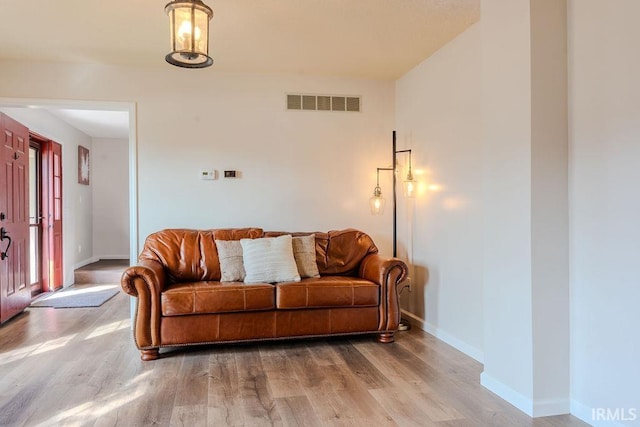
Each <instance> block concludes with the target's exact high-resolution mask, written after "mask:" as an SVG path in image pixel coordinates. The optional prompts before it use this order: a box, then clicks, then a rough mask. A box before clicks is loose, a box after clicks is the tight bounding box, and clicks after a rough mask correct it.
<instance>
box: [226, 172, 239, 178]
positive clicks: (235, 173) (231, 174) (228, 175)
mask: <svg viewBox="0 0 640 427" xmlns="http://www.w3.org/2000/svg"><path fill="white" fill-rule="evenodd" d="M224 177H225V178H237V177H238V174H237V171H224Z"/></svg>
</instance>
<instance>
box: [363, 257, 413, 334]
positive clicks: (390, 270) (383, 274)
mask: <svg viewBox="0 0 640 427" xmlns="http://www.w3.org/2000/svg"><path fill="white" fill-rule="evenodd" d="M408 275H409V268H408V267H407V264H405V262H404V261H402V260H401V259H399V258H385V257H382V256H380V255H379V254H370V255H367V256H366V257H365V258H364V259H363V260H362V263H361V264H360V272H359V276H360V277H361V278H363V279H366V280H369V281H371V282H374V283H377V284H378V285H380V321H379V325H378V330H379V331H397V330H398V325H399V324H400V301H399V298H398V285H399V284H400V283H402V282H403V281H404V280H405V279H406V278H407V276H408Z"/></svg>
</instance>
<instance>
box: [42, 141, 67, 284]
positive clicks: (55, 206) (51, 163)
mask: <svg viewBox="0 0 640 427" xmlns="http://www.w3.org/2000/svg"><path fill="white" fill-rule="evenodd" d="M41 147H42V175H43V178H44V179H43V186H42V230H43V231H42V249H43V254H42V258H43V260H44V263H45V265H43V268H42V285H43V290H44V291H55V290H57V289H60V288H61V287H62V270H63V268H62V146H61V145H60V144H58V143H57V142H54V141H51V140H44V141H43V142H42V143H41Z"/></svg>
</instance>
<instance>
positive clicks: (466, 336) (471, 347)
mask: <svg viewBox="0 0 640 427" xmlns="http://www.w3.org/2000/svg"><path fill="white" fill-rule="evenodd" d="M480 48H481V42H480V26H479V24H475V25H473V26H472V27H470V28H469V29H467V30H466V31H465V32H464V33H462V34H461V35H459V36H458V37H457V38H456V39H454V40H453V41H451V42H450V43H449V44H447V45H446V46H444V47H443V48H441V49H440V50H439V51H438V52H436V53H435V54H434V55H433V56H431V57H430V58H428V59H427V60H425V61H424V62H423V63H421V64H420V65H418V66H417V67H415V68H414V69H413V70H411V71H410V72H409V73H407V74H406V75H405V76H403V77H402V78H401V79H399V80H398V81H397V82H396V127H397V129H398V148H399V149H406V148H411V149H412V157H413V162H414V164H413V166H414V169H415V171H416V174H415V175H416V179H417V180H418V181H419V187H418V188H419V192H418V197H417V198H416V199H415V211H414V212H412V211H411V210H412V209H413V207H412V205H411V204H406V203H405V202H404V201H401V203H400V204H399V207H400V209H399V215H398V217H399V220H398V230H399V236H400V240H401V244H400V245H399V247H400V248H401V249H405V248H404V247H405V246H406V245H407V244H409V245H410V244H411V233H410V232H409V230H410V229H409V228H408V226H410V227H411V229H412V235H413V237H412V238H413V246H412V247H410V248H407V249H408V251H407V250H400V251H399V252H398V253H399V255H401V256H404V253H406V252H408V253H413V266H412V276H413V285H412V289H413V292H412V293H410V294H409V293H407V292H405V293H404V294H403V296H402V307H403V309H405V310H406V311H408V312H409V313H410V317H414V318H417V319H418V320H419V321H420V322H423V324H424V327H425V329H426V330H428V331H430V332H432V333H434V334H435V335H436V336H438V337H440V338H441V339H443V340H445V341H448V342H449V343H451V344H453V345H454V346H456V347H458V348H460V349H462V350H464V351H465V352H466V353H467V354H469V355H471V356H473V357H475V358H476V359H478V360H482V357H483V356H482V351H483V350H482V348H483V344H482V340H483V330H482V322H483V315H482V251H483V235H482V212H483V211H482V205H483V201H482V175H483V172H482V170H483V166H482V140H481V94H480V92H481V91H480V88H481V85H480V67H481V52H480ZM400 160H403V161H404V162H405V163H406V157H402V156H401V157H400ZM387 188H388V186H387ZM383 190H384V187H383ZM401 200H402V199H401ZM407 208H408V209H407ZM412 219H413V220H412ZM403 252H404V253H403Z"/></svg>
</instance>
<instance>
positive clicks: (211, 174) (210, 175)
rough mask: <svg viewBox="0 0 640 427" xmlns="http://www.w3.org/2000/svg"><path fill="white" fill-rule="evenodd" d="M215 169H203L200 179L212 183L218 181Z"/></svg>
mask: <svg viewBox="0 0 640 427" xmlns="http://www.w3.org/2000/svg"><path fill="white" fill-rule="evenodd" d="M216 175H217V174H216V171H215V169H203V170H201V171H200V179H203V180H207V181H211V180H214V179H216Z"/></svg>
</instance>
